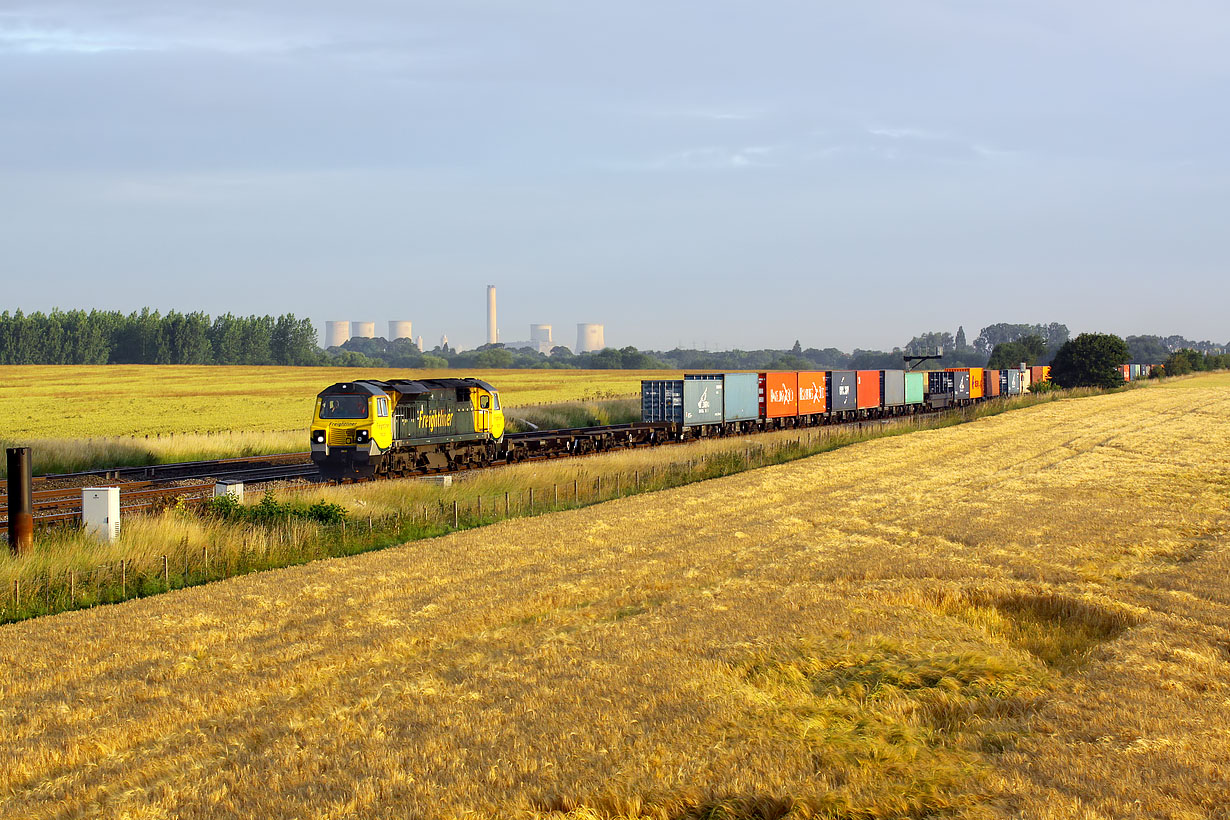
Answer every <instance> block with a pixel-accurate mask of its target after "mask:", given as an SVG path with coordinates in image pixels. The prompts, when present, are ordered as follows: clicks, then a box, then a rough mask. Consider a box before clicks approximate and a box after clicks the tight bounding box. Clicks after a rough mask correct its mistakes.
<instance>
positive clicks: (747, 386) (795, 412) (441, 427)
mask: <svg viewBox="0 0 1230 820" xmlns="http://www.w3.org/2000/svg"><path fill="white" fill-rule="evenodd" d="M1122 372H1123V374H1124V379H1125V381H1128V380H1132V379H1136V378H1144V377H1146V376H1147V375H1148V371H1147V369H1146V367H1145V366H1141V365H1124V369H1123V370H1122ZM1049 378H1050V368H1049V367H1032V368H1018V369H1011V370H988V369H985V368H981V367H965V368H949V369H947V370H929V371H913V372H912V371H904V370H817V371H797V372H765V373H706V374H694V375H685V376H684V377H683V378H682V379H649V380H645V381H643V382H641V421H640V422H638V423H633V424H616V425H606V426H603V427H590V428H575V429H569V430H541V431H534V432H530V433H507V432H505V423H504V412H503V410H502V409H501V407H500V396H499V393H498V392H497V391H496V389H495V388H494V387H493V386H491V385H490V384H488V383H487V382H484V381H481V380H479V379H472V378H467V379H418V380H413V379H394V380H391V381H376V380H370V379H366V380H358V381H353V382H341V383H338V384H334V385H331V386H329V387H327V388H325V389H324V390H323V391H321V393H320V394H319V395H318V396H317V397H316V412H315V415H314V416H313V419H312V426H311V430H310V438H311V449H312V461H314V462H315V463H316V464H317V465H318V466H319V468H320V471H321V475H322V476H324V477H325V478H329V479H333V480H338V479H346V478H363V477H372V476H377V475H421V474H424V473H433V472H445V471H453V470H458V469H465V468H470V467H483V466H487V465H490V464H493V463H495V462H499V461H503V462H514V461H522V460H525V459H528V458H532V457H541V456H560V455H570V454H579V453H591V452H598V451H602V450H609V449H614V448H618V447H633V446H638V445H644V444H656V443H660V442H664V441H686V440H689V439H695V438H705V437H711V436H725V435H737V434H741V433H752V432H758V431H763V430H779V429H785V428H791V427H810V426H815V425H820V424H835V423H843V422H851V421H859V420H862V419H876V418H889V417H893V416H902V415H910V414H915V413H923V412H932V411H938V410H943V409H945V408H949V407H960V406H966V405H970V404H975V403H978V402H981V401H985V400H987V399H991V398H995V397H999V396H1013V395H1019V394H1022V393H1028V392H1029V390H1030V386H1031V384H1036V383H1038V382H1043V381H1047V380H1049Z"/></svg>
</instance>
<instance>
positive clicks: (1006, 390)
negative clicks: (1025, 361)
mask: <svg viewBox="0 0 1230 820" xmlns="http://www.w3.org/2000/svg"><path fill="white" fill-rule="evenodd" d="M999 392H1000V395H1003V396H1019V395H1021V371H1019V370H1005V371H1003V372H1001V373H1000V374H999Z"/></svg>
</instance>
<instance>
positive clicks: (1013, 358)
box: [987, 336, 1047, 370]
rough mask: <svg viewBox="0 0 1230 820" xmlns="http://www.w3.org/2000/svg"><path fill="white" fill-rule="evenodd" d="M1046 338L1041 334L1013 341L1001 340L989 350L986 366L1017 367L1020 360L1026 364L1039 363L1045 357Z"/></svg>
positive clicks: (999, 368) (1004, 368) (1001, 368)
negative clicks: (989, 356) (993, 348)
mask: <svg viewBox="0 0 1230 820" xmlns="http://www.w3.org/2000/svg"><path fill="white" fill-rule="evenodd" d="M1046 352H1047V351H1046V340H1045V339H1043V338H1042V337H1041V336H1025V337H1024V338H1022V339H1019V340H1018V341H1015V342H1003V343H1001V344H997V345H996V346H995V350H993V351H991V358H990V360H988V361H987V367H989V368H991V369H992V370H1007V369H1010V368H1013V367H1017V366H1019V365H1020V364H1021V362H1025V364H1028V365H1035V364H1039V363H1040V362H1042V361H1043V359H1044V358H1045V357H1046Z"/></svg>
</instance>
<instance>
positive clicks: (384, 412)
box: [376, 399, 389, 419]
mask: <svg viewBox="0 0 1230 820" xmlns="http://www.w3.org/2000/svg"><path fill="white" fill-rule="evenodd" d="M376 415H377V416H380V418H382V419H386V418H388V417H389V400H388V399H376Z"/></svg>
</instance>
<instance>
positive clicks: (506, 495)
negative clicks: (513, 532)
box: [504, 490, 510, 518]
mask: <svg viewBox="0 0 1230 820" xmlns="http://www.w3.org/2000/svg"><path fill="white" fill-rule="evenodd" d="M509 509H510V508H509V503H508V490H505V491H504V517H505V518H507V517H508V511H509Z"/></svg>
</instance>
